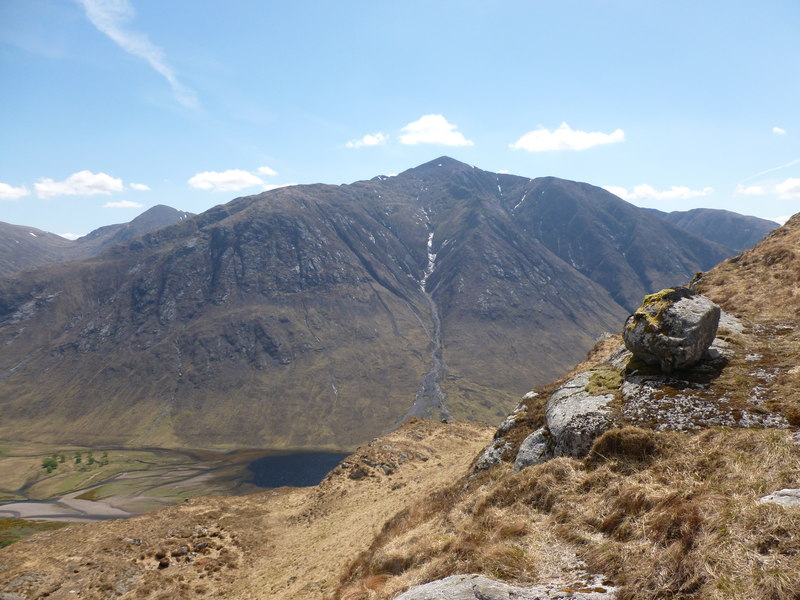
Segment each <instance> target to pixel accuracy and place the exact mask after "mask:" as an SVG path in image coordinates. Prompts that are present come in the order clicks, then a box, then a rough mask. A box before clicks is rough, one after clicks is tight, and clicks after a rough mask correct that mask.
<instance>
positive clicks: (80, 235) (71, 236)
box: [56, 233, 85, 240]
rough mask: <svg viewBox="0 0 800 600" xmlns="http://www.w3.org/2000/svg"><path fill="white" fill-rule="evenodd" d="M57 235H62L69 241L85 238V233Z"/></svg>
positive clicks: (61, 234)
mask: <svg viewBox="0 0 800 600" xmlns="http://www.w3.org/2000/svg"><path fill="white" fill-rule="evenodd" d="M56 235H60V236H61V237H63V238H67V239H68V240H77V239H78V238H80V237H83V236H84V235H85V234H83V233H57V234H56Z"/></svg>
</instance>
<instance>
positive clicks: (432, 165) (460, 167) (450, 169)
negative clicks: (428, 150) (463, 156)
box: [401, 156, 475, 175]
mask: <svg viewBox="0 0 800 600" xmlns="http://www.w3.org/2000/svg"><path fill="white" fill-rule="evenodd" d="M474 168H475V167H473V166H472V165H468V164H467V163H463V162H461V161H458V160H456V159H454V158H450V157H449V156H440V157H439V158H435V159H434V160H431V161H428V162H426V163H423V164H421V165H419V166H417V167H414V168H412V169H408V170H407V171H403V173H401V175H404V174H414V175H420V174H423V175H424V174H437V175H452V174H453V173H460V172H463V171H470V170H472V169H474Z"/></svg>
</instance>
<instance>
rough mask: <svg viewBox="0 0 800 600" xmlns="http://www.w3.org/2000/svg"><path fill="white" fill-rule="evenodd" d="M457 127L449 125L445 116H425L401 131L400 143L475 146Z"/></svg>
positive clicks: (410, 144) (409, 144)
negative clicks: (402, 132)
mask: <svg viewBox="0 0 800 600" xmlns="http://www.w3.org/2000/svg"><path fill="white" fill-rule="evenodd" d="M456 129H457V126H456V125H453V124H452V123H449V122H448V121H447V119H445V118H444V116H443V115H424V116H422V117H420V118H419V119H418V120H416V121H414V122H413V123H409V124H408V125H406V126H405V127H403V128H402V129H401V130H400V131H404V132H405V133H404V134H403V135H401V136H400V143H401V144H406V145H408V146H415V145H417V144H437V145H439V146H474V145H475V143H474V142H473V141H472V140H468V139H467V138H465V137H464V135H463V134H462V133H461V132H459V131H456Z"/></svg>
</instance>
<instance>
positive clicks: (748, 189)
mask: <svg viewBox="0 0 800 600" xmlns="http://www.w3.org/2000/svg"><path fill="white" fill-rule="evenodd" d="M734 193H735V194H736V195H738V196H763V195H764V194H766V193H767V190H765V189H764V188H763V187H761V186H760V185H748V186H744V185H742V184H741V183H740V184H739V185H737V186H736V191H735V192H734Z"/></svg>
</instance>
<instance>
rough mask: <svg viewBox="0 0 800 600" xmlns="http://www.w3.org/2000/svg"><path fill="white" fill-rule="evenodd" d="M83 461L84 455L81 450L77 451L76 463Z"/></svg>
mask: <svg viewBox="0 0 800 600" xmlns="http://www.w3.org/2000/svg"><path fill="white" fill-rule="evenodd" d="M81 461H83V455H82V454H81V452H80V450H78V451H77V452H76V453H75V464H76V465H79V464H81Z"/></svg>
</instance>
